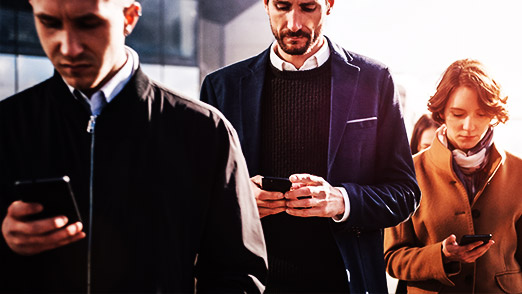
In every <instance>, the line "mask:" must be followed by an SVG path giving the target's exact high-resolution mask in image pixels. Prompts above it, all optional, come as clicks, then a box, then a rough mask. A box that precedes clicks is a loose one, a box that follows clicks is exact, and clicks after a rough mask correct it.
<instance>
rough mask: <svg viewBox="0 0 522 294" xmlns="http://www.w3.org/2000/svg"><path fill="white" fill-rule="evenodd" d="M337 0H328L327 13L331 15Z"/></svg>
mask: <svg viewBox="0 0 522 294" xmlns="http://www.w3.org/2000/svg"><path fill="white" fill-rule="evenodd" d="M334 3H335V0H326V15H330V13H331V12H332V7H333V6H334Z"/></svg>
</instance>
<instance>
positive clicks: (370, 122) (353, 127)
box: [335, 117, 378, 181]
mask: <svg viewBox="0 0 522 294" xmlns="http://www.w3.org/2000/svg"><path fill="white" fill-rule="evenodd" d="M377 121H378V120H377V117H363V118H360V119H352V120H348V121H347V122H346V126H345V129H344V133H343V136H342V138H341V144H340V146H339V149H338V150H337V153H336V160H335V164H336V165H337V166H338V167H337V168H339V169H340V170H346V166H350V167H352V168H354V169H355V170H357V176H360V177H361V178H364V177H367V176H368V174H369V173H371V172H373V169H374V166H375V160H376V144H377ZM354 179H355V178H350V180H352V181H353V180H354ZM343 180H347V179H343Z"/></svg>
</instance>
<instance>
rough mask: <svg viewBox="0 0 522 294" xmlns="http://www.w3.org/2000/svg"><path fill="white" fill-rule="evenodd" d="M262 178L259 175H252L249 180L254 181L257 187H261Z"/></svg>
mask: <svg viewBox="0 0 522 294" xmlns="http://www.w3.org/2000/svg"><path fill="white" fill-rule="evenodd" d="M262 179H263V177H262V176H260V175H257V176H254V177H251V178H250V180H251V181H252V183H254V184H255V185H256V186H258V187H259V188H261V182H262Z"/></svg>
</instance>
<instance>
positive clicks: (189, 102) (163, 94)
mask: <svg viewBox="0 0 522 294" xmlns="http://www.w3.org/2000/svg"><path fill="white" fill-rule="evenodd" d="M149 84H150V87H151V89H150V90H151V93H152V96H153V97H151V101H153V103H154V104H156V107H153V109H156V111H158V112H160V113H157V114H158V116H160V117H165V118H166V119H169V118H172V119H174V120H178V119H181V120H183V121H182V123H184V124H189V125H191V124H192V125H195V126H198V127H204V126H208V127H210V128H213V129H214V128H225V129H227V130H228V131H230V130H231V129H232V126H231V125H230V123H229V122H228V121H227V119H226V118H225V117H224V116H223V114H222V113H221V112H220V111H219V110H217V109H216V108H215V107H213V106H211V105H209V104H207V103H204V102H201V101H199V100H196V99H192V98H187V97H184V96H182V95H180V94H178V93H175V92H174V91H172V90H171V89H168V88H166V87H165V86H163V85H160V84H158V83H156V82H154V81H152V80H150V81H149ZM162 114H164V115H165V116H163V115H162ZM170 114H172V115H170ZM201 131H204V130H201Z"/></svg>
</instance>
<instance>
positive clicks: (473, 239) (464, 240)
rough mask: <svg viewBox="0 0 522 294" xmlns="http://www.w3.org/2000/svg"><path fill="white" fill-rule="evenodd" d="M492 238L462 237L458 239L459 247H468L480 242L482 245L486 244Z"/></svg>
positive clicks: (486, 235) (481, 236) (486, 236)
mask: <svg viewBox="0 0 522 294" xmlns="http://www.w3.org/2000/svg"><path fill="white" fill-rule="evenodd" d="M491 237H493V235H491V234H483V235H464V236H462V238H461V239H460V243H459V245H460V246H464V245H468V244H471V243H475V242H478V241H482V243H483V244H486V243H488V242H489V240H490V239H491Z"/></svg>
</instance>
